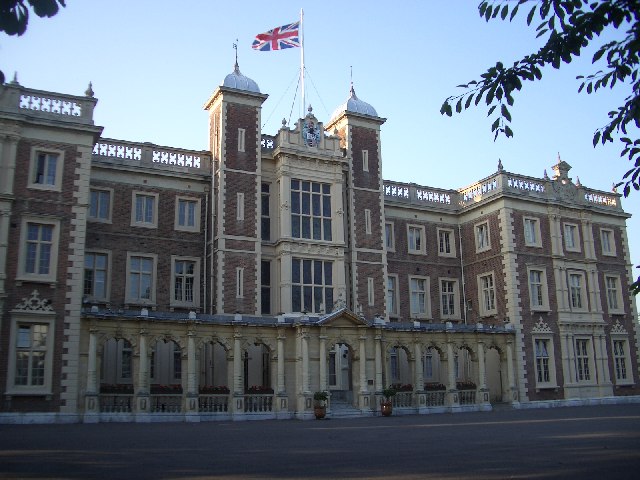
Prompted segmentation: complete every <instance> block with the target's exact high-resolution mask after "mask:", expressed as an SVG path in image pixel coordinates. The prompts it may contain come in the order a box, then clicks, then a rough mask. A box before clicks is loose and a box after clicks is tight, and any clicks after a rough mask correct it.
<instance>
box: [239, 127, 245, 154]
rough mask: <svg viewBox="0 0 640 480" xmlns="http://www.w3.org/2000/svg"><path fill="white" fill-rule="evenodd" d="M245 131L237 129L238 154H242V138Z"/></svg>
mask: <svg viewBox="0 0 640 480" xmlns="http://www.w3.org/2000/svg"><path fill="white" fill-rule="evenodd" d="M244 134H245V130H244V128H239V129H238V151H239V152H244V146H245V145H244V137H245V135H244Z"/></svg>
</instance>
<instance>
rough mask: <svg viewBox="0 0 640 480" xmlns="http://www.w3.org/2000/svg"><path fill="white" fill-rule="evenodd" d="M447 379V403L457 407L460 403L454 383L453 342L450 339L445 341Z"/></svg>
mask: <svg viewBox="0 0 640 480" xmlns="http://www.w3.org/2000/svg"><path fill="white" fill-rule="evenodd" d="M447 379H448V385H447V405H449V406H450V407H457V406H459V405H460V398H459V396H458V387H457V385H456V369H455V357H454V353H453V343H451V341H447Z"/></svg>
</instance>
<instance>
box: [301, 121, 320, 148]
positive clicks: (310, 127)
mask: <svg viewBox="0 0 640 480" xmlns="http://www.w3.org/2000/svg"><path fill="white" fill-rule="evenodd" d="M302 141H303V142H304V144H305V145H307V146H308V147H317V146H318V143H320V127H319V126H318V124H317V123H315V122H314V121H313V120H310V119H305V121H304V122H303V124H302Z"/></svg>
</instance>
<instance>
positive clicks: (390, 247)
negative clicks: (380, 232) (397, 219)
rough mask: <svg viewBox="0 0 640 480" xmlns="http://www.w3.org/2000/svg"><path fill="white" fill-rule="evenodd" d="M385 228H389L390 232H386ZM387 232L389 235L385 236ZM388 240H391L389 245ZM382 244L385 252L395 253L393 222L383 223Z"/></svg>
mask: <svg viewBox="0 0 640 480" xmlns="http://www.w3.org/2000/svg"><path fill="white" fill-rule="evenodd" d="M387 227H391V228H390V230H387ZM387 232H390V234H387ZM389 240H391V245H389ZM384 244H385V247H386V248H387V252H395V251H396V237H395V225H394V223H393V222H384Z"/></svg>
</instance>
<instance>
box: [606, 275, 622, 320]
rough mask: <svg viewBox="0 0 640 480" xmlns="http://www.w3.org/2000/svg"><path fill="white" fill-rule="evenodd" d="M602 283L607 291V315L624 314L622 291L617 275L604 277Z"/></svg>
mask: <svg viewBox="0 0 640 480" xmlns="http://www.w3.org/2000/svg"><path fill="white" fill-rule="evenodd" d="M604 283H605V288H606V291H607V305H608V307H609V313H624V305H623V304H622V291H621V289H620V277H619V276H618V275H605V276H604Z"/></svg>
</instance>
